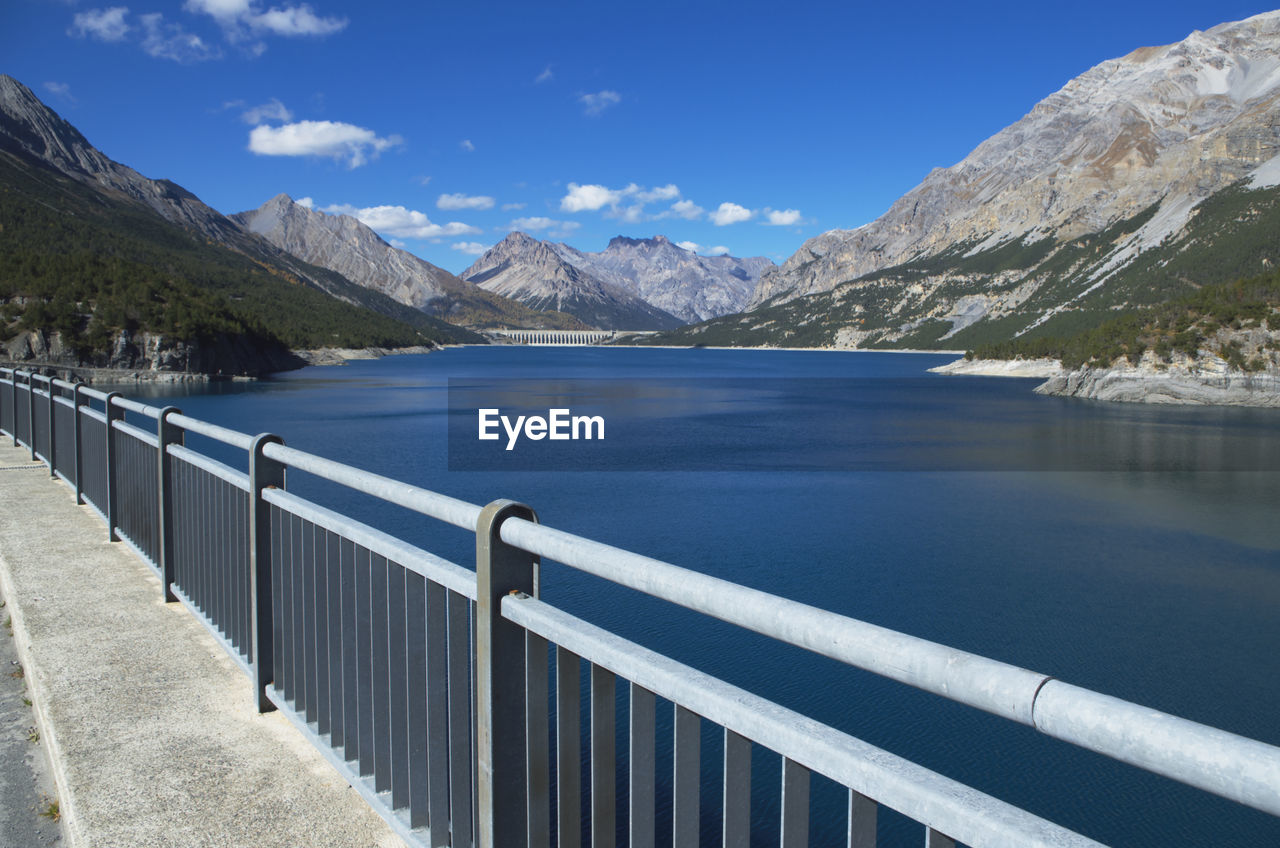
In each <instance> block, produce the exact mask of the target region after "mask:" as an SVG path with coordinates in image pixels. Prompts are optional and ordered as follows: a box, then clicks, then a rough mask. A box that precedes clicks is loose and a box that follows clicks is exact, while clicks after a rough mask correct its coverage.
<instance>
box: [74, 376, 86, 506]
mask: <svg viewBox="0 0 1280 848" xmlns="http://www.w3.org/2000/svg"><path fill="white" fill-rule="evenodd" d="M83 388H84V383H76V387H75V389H74V390H73V391H72V394H71V403H72V405H73V406H74V407H75V409H74V412H75V414H74V415H72V416H71V434H72V435H71V438H72V440H73V441H74V442H75V446H76V503H77V504H83V503H84V481H83V472H84V460H83V458H82V454H83V451H82V450H81V449H80V390H81V389H83Z"/></svg>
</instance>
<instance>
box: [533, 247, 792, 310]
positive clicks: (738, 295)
mask: <svg viewBox="0 0 1280 848" xmlns="http://www.w3.org/2000/svg"><path fill="white" fill-rule="evenodd" d="M550 247H551V248H552V249H553V250H555V251H556V252H558V253H559V254H560V256H561V257H562V258H564V259H565V260H566V261H567V262H569V263H570V264H572V265H574V266H575V267H577V268H579V269H580V270H583V271H586V272H588V273H590V274H591V275H592V276H594V277H596V278H597V279H600V280H603V281H605V282H609V283H612V284H613V285H616V286H618V287H619V288H622V289H626V290H627V291H630V292H631V293H632V294H634V295H635V296H636V297H638V298H640V299H641V300H643V301H645V302H646V303H648V304H650V305H652V306H656V307H658V308H659V309H662V310H665V311H666V312H669V313H671V314H672V315H674V316H676V317H677V318H679V319H680V320H682V321H684V322H686V323H692V322H694V321H705V320H707V319H708V318H715V317H717V316H720V315H728V314H730V313H733V312H740V311H742V309H743V307H745V306H746V305H747V302H748V301H749V300H750V298H751V293H752V292H753V291H754V290H755V286H756V282H757V281H758V280H759V279H760V275H761V274H762V273H763V272H764V271H765V270H766V269H768V268H772V267H773V261H772V260H770V259H766V258H765V257H763V256H755V257H750V258H747V259H738V258H736V257H733V256H699V255H698V254H696V253H694V252H693V251H691V250H685V249H684V248H683V247H680V246H678V245H675V244H672V243H671V241H670V240H669V239H667V237H666V236H654V237H653V238H648V239H633V238H627V237H625V236H617V237H615V238H614V239H612V240H611V241H610V242H609V246H608V247H606V248H605V249H604V250H603V251H601V252H600V253H585V252H583V251H581V250H576V249H574V248H572V247H569V246H568V245H566V244H555V245H550Z"/></svg>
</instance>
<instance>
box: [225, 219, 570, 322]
mask: <svg viewBox="0 0 1280 848" xmlns="http://www.w3.org/2000/svg"><path fill="white" fill-rule="evenodd" d="M231 219H232V220H233V221H235V222H236V223H237V224H239V225H240V226H242V227H244V228H245V229H246V230H247V231H249V232H251V233H255V234H257V235H260V236H262V237H263V238H265V239H266V240H267V241H269V242H271V243H272V244H273V245H275V246H276V247H278V248H280V249H281V250H283V251H285V252H287V253H289V254H291V255H293V256H296V257H298V258H299V259H302V260H303V261H306V262H310V263H312V264H314V265H318V266H320V267H322V268H328V269H329V270H330V271H334V272H336V273H338V274H341V275H342V276H343V277H346V278H347V279H349V280H351V281H353V282H356V283H358V284H360V285H362V286H365V287H366V288H369V289H372V290H374V291H378V292H381V293H382V294H385V295H387V296H388V297H390V298H392V299H393V300H396V301H398V302H399V303H403V304H406V305H407V306H412V307H413V308H415V309H420V310H422V311H424V312H426V313H428V314H430V315H435V316H438V317H440V318H443V319H444V320H446V321H450V322H452V323H455V324H461V325H464V326H470V327H497V326H502V327H514V328H525V329H563V330H572V329H581V328H582V324H581V323H580V322H578V321H576V320H575V319H574V318H572V317H571V316H568V315H563V314H558V313H554V312H537V311H535V310H532V309H529V308H528V307H526V306H523V305H521V304H519V303H516V302H515V301H511V300H508V299H507V298H504V297H502V296H500V295H496V294H492V293H490V292H488V291H485V290H484V289H481V288H479V287H477V286H475V285H473V284H472V283H468V282H466V281H464V280H461V279H459V278H457V277H455V276H454V275H453V274H450V273H449V272H448V271H445V270H444V269H443V268H437V267H436V266H435V265H432V264H431V263H430V262H427V261H425V260H423V259H419V258H418V257H416V256H414V255H413V254H412V253H409V252H408V251H405V250H399V249H397V248H395V247H392V246H391V245H389V244H387V243H386V242H385V241H383V240H382V238H381V237H379V236H378V234H377V233H375V232H374V231H373V230H371V229H369V228H368V227H367V226H365V225H364V224H362V223H361V222H360V221H358V220H356V219H355V218H352V217H351V216H349V215H326V214H325V213H323V212H318V211H316V210H313V209H308V208H307V207H305V206H299V205H298V204H297V203H294V202H293V200H292V199H290V198H289V196H288V195H284V194H281V195H277V196H276V197H273V198H272V199H271V200H269V201H267V202H266V203H264V204H263V205H262V206H261V207H259V208H257V209H253V210H250V211H248V212H240V213H238V214H236V215H232V216H231Z"/></svg>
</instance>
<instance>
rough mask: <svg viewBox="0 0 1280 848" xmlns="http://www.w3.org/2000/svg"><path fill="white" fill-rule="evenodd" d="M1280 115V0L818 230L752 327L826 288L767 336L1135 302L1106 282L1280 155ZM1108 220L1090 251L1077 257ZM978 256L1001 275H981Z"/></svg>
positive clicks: (1121, 72) (772, 282)
mask: <svg viewBox="0 0 1280 848" xmlns="http://www.w3.org/2000/svg"><path fill="white" fill-rule="evenodd" d="M1278 125H1280V12H1271V13H1266V14H1263V15H1258V16H1256V17H1254V18H1250V19H1248V20H1246V21H1241V22H1237V23H1228V24H1223V25H1220V26H1217V27H1214V28H1213V29H1210V30H1208V31H1206V32H1196V33H1193V34H1192V35H1191V36H1189V37H1188V38H1187V39H1185V40H1184V41H1182V42H1179V43H1177V44H1172V45H1167V46H1163V47H1150V48H1143V49H1140V50H1136V51H1134V52H1132V53H1130V54H1129V55H1127V56H1125V57H1122V58H1119V59H1113V60H1109V61H1107V62H1103V63H1102V64H1100V65H1098V66H1097V67H1095V68H1093V69H1091V70H1089V71H1087V72H1086V73H1084V74H1082V75H1081V76H1080V77H1077V78H1076V79H1074V80H1072V81H1071V82H1069V83H1068V84H1067V85H1066V86H1064V87H1063V88H1062V89H1061V90H1060V91H1058V92H1056V93H1054V94H1052V95H1050V96H1049V97H1047V98H1046V99H1045V100H1043V101H1041V102H1040V103H1039V104H1037V105H1036V106H1035V107H1034V108H1033V109H1032V110H1031V112H1030V113H1029V114H1028V115H1027V116H1025V117H1024V118H1023V119H1021V120H1020V121H1018V122H1017V123H1015V124H1013V125H1012V126H1010V127H1008V128H1006V129H1004V130H1002V131H1001V132H999V133H997V134H996V135H994V136H992V137H991V138H990V139H988V140H987V141H985V142H983V143H982V144H981V145H979V146H978V147H977V148H976V149H975V150H974V151H973V152H972V153H970V154H969V155H968V156H967V157H966V158H965V159H964V160H963V161H961V162H960V163H958V164H956V165H955V166H952V167H950V168H946V169H936V170H934V171H933V172H932V173H930V174H929V175H928V176H927V177H926V178H925V180H924V181H923V182H922V183H921V184H920V185H919V186H917V187H916V188H915V189H913V190H912V191H911V192H908V193H907V194H906V195H904V196H903V197H902V198H900V199H899V200H898V201H897V202H895V203H894V204H893V205H892V206H891V207H890V209H889V210H888V211H887V212H886V213H885V214H884V215H883V216H881V217H880V218H878V219H876V220H875V221H873V222H871V223H869V224H867V225H864V226H862V227H860V228H858V229H855V230H834V231H831V232H827V233H824V234H822V235H820V236H818V237H816V238H813V239H810V240H809V241H807V242H806V243H805V244H804V245H803V246H802V247H801V248H800V250H798V251H797V252H796V253H795V254H794V255H793V256H792V257H790V258H789V259H788V260H787V261H786V262H785V263H784V264H783V265H781V266H779V267H778V268H777V269H775V270H771V271H767V272H766V273H765V274H764V275H763V276H762V277H761V280H760V283H759V285H758V286H757V289H756V291H755V293H754V295H753V297H752V300H751V303H750V305H749V309H750V310H752V311H750V312H748V313H747V315H748V316H749V317H748V321H747V323H748V324H752V323H753V322H754V326H755V327H756V328H757V329H761V330H765V329H766V328H765V327H764V324H765V319H764V313H765V312H768V311H769V310H777V309H779V308H781V307H787V306H789V305H791V304H792V302H793V301H797V300H799V299H803V298H807V297H814V298H815V300H814V301H813V302H812V304H811V305H810V306H809V307H806V306H805V305H804V304H803V303H797V304H795V306H794V307H792V308H790V309H787V310H785V311H786V312H787V313H788V316H786V317H785V318H784V316H780V315H779V314H774V313H770V315H771V317H770V318H769V319H768V321H770V322H773V325H774V326H773V329H772V330H771V331H765V332H764V336H766V337H769V338H770V339H771V341H772V342H773V343H778V342H783V343H785V342H786V334H787V333H788V332H791V331H794V330H795V329H796V327H795V326H787V325H786V322H787V321H798V322H799V324H800V325H801V326H806V327H808V326H809V325H810V324H813V323H815V322H816V323H817V324H821V325H824V327H825V330H824V332H826V333H827V336H826V343H827V344H833V343H834V344H848V345H852V346H857V345H865V344H886V343H888V344H899V343H904V342H906V341H908V340H910V341H912V342H913V343H916V344H920V345H925V346H928V345H931V344H936V343H938V342H939V341H940V340H941V337H942V336H943V335H944V334H948V333H956V334H959V333H960V332H961V331H964V330H965V329H966V328H968V327H971V326H974V325H979V324H981V323H982V322H987V321H991V320H997V321H998V320H1003V319H1010V320H1009V322H1008V326H1006V327H1004V328H1003V329H1002V331H1001V332H1004V333H1006V335H1014V334H1019V333H1025V332H1028V331H1037V328H1040V327H1042V325H1045V324H1046V323H1053V324H1059V325H1060V324H1061V323H1062V319H1064V318H1065V317H1067V316H1069V315H1070V314H1071V313H1073V312H1079V311H1080V310H1088V309H1095V311H1096V310H1100V309H1102V308H1104V307H1102V306H1100V305H1095V304H1101V302H1102V301H1103V300H1108V299H1109V300H1110V302H1109V303H1107V304H1106V306H1105V308H1108V309H1114V308H1124V307H1125V306H1126V305H1128V304H1129V303H1130V300H1131V299H1132V298H1133V297H1139V298H1140V297H1142V296H1143V292H1140V291H1139V292H1128V291H1125V292H1120V293H1116V292H1108V291H1107V290H1108V289H1109V288H1111V287H1112V286H1113V284H1114V283H1115V282H1116V281H1118V280H1123V279H1124V278H1125V274H1126V272H1127V270H1128V269H1130V268H1131V267H1132V266H1133V265H1134V263H1135V262H1136V261H1137V259H1138V257H1140V256H1141V255H1143V254H1144V253H1145V252H1148V251H1151V250H1153V249H1156V248H1159V247H1160V246H1161V245H1162V244H1168V243H1169V242H1171V241H1176V240H1178V239H1179V238H1182V237H1184V236H1185V233H1186V231H1187V228H1188V226H1189V225H1190V224H1191V223H1192V222H1194V220H1195V218H1196V216H1197V215H1198V213H1199V210H1200V207H1201V204H1203V203H1204V201H1205V200H1206V199H1207V198H1210V197H1213V196H1215V195H1216V194H1218V193H1220V192H1222V191H1224V190H1226V189H1228V188H1229V187H1231V186H1233V185H1237V184H1240V183H1241V181H1242V180H1246V179H1249V178H1250V177H1251V175H1252V174H1253V173H1254V172H1255V171H1256V170H1257V169H1259V168H1261V167H1264V166H1267V165H1268V163H1274V162H1276V161H1277V160H1275V159H1273V157H1275V156H1276V154H1277V151H1280V129H1278ZM1252 187H1253V188H1265V187H1266V186H1265V185H1264V186H1259V185H1257V184H1256V183H1255V184H1253V186H1252ZM1130 224H1132V226H1131V225H1130ZM1109 231H1110V232H1111V235H1112V236H1114V237H1115V238H1114V239H1113V240H1112V241H1109V242H1107V243H1106V244H1101V243H1095V244H1093V245H1092V248H1093V249H1095V252H1096V253H1097V255H1096V256H1094V255H1092V254H1091V255H1090V256H1089V257H1087V258H1083V257H1074V260H1077V261H1075V264H1074V265H1072V264H1071V263H1067V262H1065V259H1064V255H1065V254H1064V250H1066V249H1067V248H1068V247H1071V246H1073V245H1075V246H1079V245H1080V244H1081V243H1082V241H1087V240H1090V239H1093V240H1094V241H1095V242H1097V239H1098V238H1099V237H1100V236H1101V235H1102V234H1104V233H1108V232H1109ZM1201 236H1202V238H1203V236H1204V234H1203V233H1202V234H1201ZM1019 252H1021V253H1022V254H1023V255H1021V256H1014V255H1013V254H1015V253H1019ZM1068 252H1069V251H1068ZM984 258H986V259H990V260H992V261H989V262H985V264H986V265H987V266H990V267H991V268H995V270H980V271H974V270H973V269H974V268H975V266H979V265H983V264H984V262H982V261H979V260H983V259H984ZM1086 259H1087V261H1086ZM1059 266H1062V267H1059ZM1258 270H1261V269H1258ZM1255 273H1256V271H1255ZM1147 282H1148V283H1150V282H1151V281H1150V280H1149V279H1148V280H1147ZM1154 284H1155V285H1163V284H1164V283H1162V282H1160V281H1156V283H1154ZM1168 284H1169V285H1171V286H1174V287H1179V286H1180V287H1182V289H1183V290H1185V287H1186V286H1188V285H1194V284H1195V281H1191V280H1180V281H1179V280H1173V281H1168ZM1050 292H1052V297H1048V296H1047V295H1048V294H1049V293H1050ZM1038 295H1040V297H1037V296H1038ZM855 305H860V306H861V307H862V308H861V309H860V310H854V309H852V307H853V306H855ZM833 308H836V309H838V308H844V312H845V319H848V320H845V319H840V320H832V319H829V318H828V317H827V313H829V312H830V311H831V310H832V309H833ZM753 315H754V316H755V318H751V317H750V316H753ZM926 325H930V326H929V327H928V332H926V333H923V334H922V332H921V331H922V330H923V329H924V328H925V327H926Z"/></svg>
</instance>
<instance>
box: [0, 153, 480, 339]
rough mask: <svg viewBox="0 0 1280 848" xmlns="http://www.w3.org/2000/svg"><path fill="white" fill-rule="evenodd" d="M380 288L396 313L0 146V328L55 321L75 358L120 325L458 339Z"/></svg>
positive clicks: (287, 335) (294, 335)
mask: <svg viewBox="0 0 1280 848" xmlns="http://www.w3.org/2000/svg"><path fill="white" fill-rule="evenodd" d="M307 270H308V272H310V271H311V270H312V269H309V268H308V269H307ZM314 270H315V271H316V275H317V276H321V275H329V276H330V277H335V278H336V279H334V280H330V281H329V283H330V284H331V285H332V286H333V287H334V288H336V289H340V290H341V289H354V288H356V287H355V286H354V285H353V284H351V283H349V282H347V281H346V280H345V279H343V278H338V277H336V275H332V274H330V273H329V272H327V271H323V270H321V269H314ZM366 293H367V294H368V295H376V293H372V292H367V290H360V292H359V293H356V292H352V293H351V294H350V295H347V292H346V291H343V294H344V296H350V297H351V298H352V299H355V297H356V295H357V294H358V295H360V296H361V297H362V298H363V296H364V295H365V294H366ZM376 296H377V297H382V296H381V295H376ZM383 299H384V300H387V301H388V304H390V305H389V306H387V311H389V312H392V313H393V314H395V313H396V312H398V313H399V314H396V317H395V318H392V317H388V316H387V315H383V314H378V313H375V312H372V311H370V310H369V309H366V308H362V307H359V306H354V305H352V304H350V303H344V302H342V301H340V300H338V299H335V298H334V297H331V296H329V295H327V294H325V293H323V292H320V291H317V290H315V289H312V288H309V287H307V286H306V285H304V284H303V283H302V282H301V281H300V280H299V279H298V277H297V276H296V275H294V274H292V273H290V272H289V271H287V270H286V269H285V268H284V267H283V266H281V265H277V264H273V263H271V262H270V261H268V259H267V258H266V257H250V256H247V255H244V254H241V253H238V252H236V251H234V250H231V249H228V248H226V247H223V246H222V245H219V244H215V243H212V242H208V241H205V240H203V239H201V238H200V237H198V236H196V235H194V234H192V233H189V232H187V231H186V230H184V229H182V228H180V227H178V226H175V225H173V224H170V223H168V222H167V221H165V220H163V219H162V218H160V217H159V216H157V215H155V214H154V213H152V212H151V211H150V210H149V209H146V208H144V207H142V206H140V205H139V204H137V203H135V202H133V201H131V200H129V199H127V198H115V197H111V196H108V195H106V194H104V193H100V192H97V191H94V190H93V189H91V188H89V187H87V186H84V185H81V184H80V183H77V182H76V181H74V180H71V179H69V178H67V177H65V176H63V175H61V174H58V173H57V172H55V171H53V170H51V169H48V168H45V167H41V166H38V165H32V164H30V163H28V162H27V161H26V160H20V159H18V158H16V157H14V156H11V155H9V154H0V337H2V338H10V337H12V336H13V334H14V333H16V332H18V331H19V330H21V329H46V330H61V331H63V333H64V338H68V339H72V340H74V341H73V346H74V347H75V349H76V350H77V352H78V353H79V354H80V355H81V356H84V357H88V356H91V355H93V354H97V353H101V352H103V351H104V350H105V349H106V347H107V346H108V345H109V344H110V342H111V339H112V338H113V336H114V334H115V333H116V331H118V330H130V331H135V330H137V331H147V332H152V333H159V334H164V335H168V336H172V337H174V338H177V339H182V340H186V341H191V340H195V339H200V338H206V339H207V338H212V337H214V336H217V335H220V334H232V335H244V336H247V337H250V338H253V339H257V340H259V341H261V342H263V343H265V344H267V345H268V346H275V345H282V346H285V347H289V348H295V349H302V348H317V347H368V346H379V347H402V346H408V345H415V344H423V343H426V342H428V341H452V340H454V338H456V336H455V335H451V334H450V333H449V331H448V330H442V329H440V327H442V326H443V325H442V324H441V322H439V321H437V320H434V319H431V318H429V317H427V316H425V315H422V314H421V313H418V312H417V311H416V310H412V309H410V308H409V307H406V306H403V305H401V304H395V303H394V301H390V300H389V299H387V298H383ZM415 316H416V317H415ZM405 319H409V320H410V321H412V322H413V323H412V325H411V324H410V323H406V320H405ZM462 332H464V333H465V331H462Z"/></svg>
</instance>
